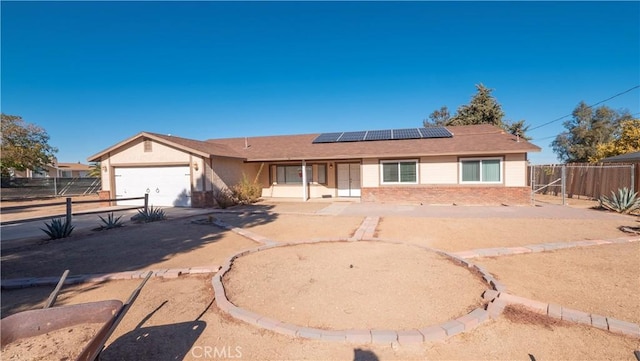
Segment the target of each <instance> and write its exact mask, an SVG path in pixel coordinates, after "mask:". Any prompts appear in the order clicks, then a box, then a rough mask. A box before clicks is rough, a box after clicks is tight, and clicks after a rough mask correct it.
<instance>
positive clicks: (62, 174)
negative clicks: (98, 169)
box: [13, 162, 91, 178]
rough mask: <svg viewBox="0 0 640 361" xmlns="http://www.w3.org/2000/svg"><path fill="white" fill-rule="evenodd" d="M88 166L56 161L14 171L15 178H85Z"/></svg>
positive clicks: (87, 173) (87, 175) (87, 174)
mask: <svg viewBox="0 0 640 361" xmlns="http://www.w3.org/2000/svg"><path fill="white" fill-rule="evenodd" d="M90 171H91V169H90V167H89V166H88V165H86V164H81V163H80V162H78V163H57V164H54V165H47V166H45V167H44V169H40V170H31V169H27V170H24V171H14V172H13V175H14V176H15V177H17V178H87V177H89V172H90Z"/></svg>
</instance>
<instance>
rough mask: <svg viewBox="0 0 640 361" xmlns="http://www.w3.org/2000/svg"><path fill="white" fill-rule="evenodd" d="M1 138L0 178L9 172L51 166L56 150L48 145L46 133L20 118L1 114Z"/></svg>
mask: <svg viewBox="0 0 640 361" xmlns="http://www.w3.org/2000/svg"><path fill="white" fill-rule="evenodd" d="M1 131H2V138H1V142H2V143H1V144H0V171H1V173H2V176H7V175H9V174H10V170H11V169H14V170H19V171H22V170H26V169H32V170H37V169H41V168H42V167H44V166H45V165H48V164H52V162H53V160H54V154H55V153H56V152H57V151H58V149H56V148H54V147H52V146H50V145H49V143H48V142H49V135H48V134H47V132H46V131H45V130H44V129H42V128H40V127H39V126H37V125H35V124H30V123H26V122H25V121H24V120H22V117H20V116H16V115H7V114H4V113H2V114H1Z"/></svg>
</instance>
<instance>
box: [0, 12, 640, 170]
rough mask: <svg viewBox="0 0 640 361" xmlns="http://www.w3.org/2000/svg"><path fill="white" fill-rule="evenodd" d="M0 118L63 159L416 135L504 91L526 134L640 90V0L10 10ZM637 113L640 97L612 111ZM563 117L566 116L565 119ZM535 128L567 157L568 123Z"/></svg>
mask: <svg viewBox="0 0 640 361" xmlns="http://www.w3.org/2000/svg"><path fill="white" fill-rule="evenodd" d="M0 6H1V11H2V13H1V16H2V25H1V27H2V28H1V30H2V39H1V40H2V59H1V60H2V80H1V86H2V93H1V107H2V112H3V113H5V114H12V115H20V116H22V117H23V118H24V119H25V121H27V122H30V123H35V124H38V125H40V126H41V127H43V128H44V129H45V130H46V131H47V132H48V133H49V135H50V137H51V139H50V144H51V145H53V146H55V147H57V148H59V152H58V154H57V156H58V160H59V161H60V162H78V161H81V162H83V163H86V158H87V157H89V156H91V155H93V154H95V153H98V152H100V151H102V150H103V149H105V148H107V147H109V146H111V145H113V144H115V143H117V142H120V141H122V140H124V139H126V138H128V137H131V136H133V135H135V134H137V133H139V132H141V131H150V132H157V133H164V134H173V135H176V136H182V137H186V138H193V139H200V140H205V139H209V138H221V137H244V136H249V137H250V136H259V135H277V134H301V133H317V132H332V131H353V130H366V129H389V128H408V127H418V126H421V124H422V121H423V119H425V118H427V117H428V115H429V114H430V113H431V112H432V111H433V110H435V109H439V108H440V107H441V106H443V105H446V106H448V107H449V109H450V110H452V111H454V110H455V109H456V108H458V106H460V105H462V104H466V103H468V102H469V100H470V99H471V97H472V96H473V94H474V93H475V84H479V83H482V84H484V85H485V86H487V87H489V88H492V89H494V91H493V95H494V96H495V97H496V99H497V100H498V102H499V103H500V104H501V105H502V107H503V110H504V112H505V113H506V117H505V118H506V119H509V120H514V121H515V120H520V119H524V120H526V122H527V123H528V124H530V125H531V127H536V126H538V125H542V124H544V123H547V122H549V121H552V120H554V119H557V118H560V117H562V116H564V115H567V114H570V113H571V112H572V110H573V109H574V108H575V107H576V105H577V104H578V103H579V102H580V101H582V100H583V101H585V102H586V103H587V104H593V103H596V102H598V101H601V100H604V99H607V98H609V97H611V96H613V95H616V94H619V93H621V92H623V91H626V90H628V89H630V88H633V87H635V86H637V85H639V84H640V2H637V1H636V2H8V1H2V2H1V5H0ZM605 105H607V106H610V107H612V108H614V109H628V110H629V111H630V112H631V113H634V114H638V113H640V89H638V88H636V89H634V90H632V91H629V92H627V93H626V94H624V95H621V96H618V97H616V98H615V99H612V100H610V101H608V102H606V103H605ZM566 119H568V118H564V119H563V120H566ZM563 120H560V121H557V122H554V123H552V124H550V125H547V126H543V127H540V128H538V129H536V130H534V131H532V132H530V135H531V136H533V137H534V140H533V142H534V143H535V144H537V145H539V146H540V147H542V148H543V151H542V152H541V153H535V154H531V155H530V159H531V161H532V162H533V163H537V164H539V163H553V162H557V160H556V157H555V154H553V152H552V151H551V148H550V143H551V141H552V140H553V138H554V137H555V136H556V135H557V134H558V133H560V132H561V131H562V130H563V129H564V128H563V126H562V121H563Z"/></svg>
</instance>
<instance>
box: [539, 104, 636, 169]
mask: <svg viewBox="0 0 640 361" xmlns="http://www.w3.org/2000/svg"><path fill="white" fill-rule="evenodd" d="M629 119H631V116H630V115H629V114H628V113H623V112H617V111H615V110H613V109H611V108H609V107H607V106H604V105H603V106H601V107H599V108H592V107H590V106H588V105H587V104H586V103H585V102H580V103H579V104H578V106H577V107H576V108H575V109H574V110H573V113H572V118H571V119H570V120H567V121H566V122H564V127H565V128H566V129H567V130H566V131H565V132H562V133H560V134H559V135H558V136H557V137H556V139H555V140H554V141H553V142H552V143H551V145H552V147H553V151H554V152H555V153H556V155H557V156H558V159H559V160H560V161H562V162H565V163H586V162H589V161H590V160H593V159H596V158H597V147H598V145H599V144H605V143H609V142H611V141H613V140H614V135H615V132H616V129H617V128H618V127H619V124H620V123H621V121H623V120H629Z"/></svg>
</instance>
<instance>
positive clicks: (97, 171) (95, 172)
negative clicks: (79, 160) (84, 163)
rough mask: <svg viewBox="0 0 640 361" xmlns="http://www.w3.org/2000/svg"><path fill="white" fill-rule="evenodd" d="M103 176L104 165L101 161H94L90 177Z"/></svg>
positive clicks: (90, 168)
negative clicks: (102, 165)
mask: <svg viewBox="0 0 640 361" xmlns="http://www.w3.org/2000/svg"><path fill="white" fill-rule="evenodd" d="M101 176H102V167H101V164H100V162H93V163H91V164H90V165H89V177H91V178H100V177H101Z"/></svg>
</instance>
